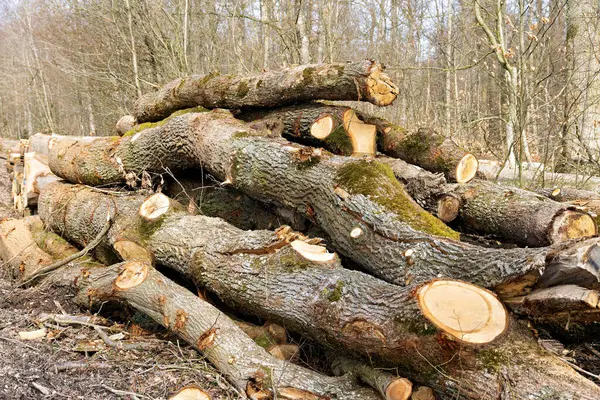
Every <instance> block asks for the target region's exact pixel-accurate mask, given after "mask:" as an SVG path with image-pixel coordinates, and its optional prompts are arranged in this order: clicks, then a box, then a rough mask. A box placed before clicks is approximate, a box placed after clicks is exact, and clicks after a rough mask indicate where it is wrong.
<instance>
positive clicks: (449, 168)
mask: <svg viewBox="0 0 600 400" xmlns="http://www.w3.org/2000/svg"><path fill="white" fill-rule="evenodd" d="M347 112H352V113H354V110H352V109H351V108H349V107H344V106H333V105H325V104H321V103H313V104H304V105H298V106H290V107H283V108H279V109H274V110H258V111H246V112H242V113H240V114H239V115H237V116H238V118H240V119H242V120H244V121H248V122H250V121H255V120H272V121H277V122H279V123H280V125H281V126H280V127H281V129H282V134H283V136H284V137H287V138H289V139H292V140H298V141H299V142H301V143H304V144H308V145H312V146H321V147H324V148H326V149H327V150H329V151H331V152H333V153H335V154H342V155H351V154H353V153H354V151H355V149H354V148H353V147H352V141H351V140H350V139H349V134H348V132H347V131H348V129H347V127H345V125H344V121H345V118H344V116H345V113H347ZM356 115H357V116H358V119H359V120H361V121H363V122H364V123H365V124H369V125H373V126H375V127H376V132H377V144H378V148H379V151H381V152H382V153H384V154H387V155H389V156H392V157H396V158H400V159H403V160H405V161H407V162H409V163H412V164H416V165H419V166H421V167H423V168H425V169H427V170H429V171H433V172H442V173H444V174H445V175H446V176H447V177H449V178H450V179H452V180H454V181H456V180H457V166H458V165H459V164H460V162H461V160H462V159H463V158H464V157H465V156H466V155H467V154H469V153H467V152H466V151H464V150H462V149H460V148H459V147H458V146H457V145H456V144H454V143H453V142H452V141H451V140H446V139H445V138H444V137H443V136H442V135H440V134H438V133H436V132H434V131H433V130H431V129H424V128H422V129H419V131H418V132H417V133H415V134H412V135H409V134H407V132H406V131H405V130H404V129H403V128H401V127H399V126H397V125H394V124H392V123H391V122H389V121H386V120H384V119H381V118H376V117H373V116H370V115H368V114H365V113H361V112H356ZM326 117H330V118H332V119H333V121H334V123H333V126H332V131H331V133H330V134H329V135H328V136H327V137H325V138H323V139H319V138H316V137H315V136H314V134H313V132H312V128H313V124H315V123H316V122H317V121H320V120H322V119H323V118H326ZM472 166H473V167H474V170H473V171H472V172H470V173H469V174H463V175H461V177H463V176H467V175H468V178H467V179H464V181H469V180H471V179H472V178H473V177H474V176H475V172H476V170H477V160H476V159H475V158H474V157H473V159H472ZM460 180H461V181H463V179H460Z"/></svg>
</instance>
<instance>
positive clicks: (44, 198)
mask: <svg viewBox="0 0 600 400" xmlns="http://www.w3.org/2000/svg"><path fill="white" fill-rule="evenodd" d="M397 94H398V89H397V87H396V86H395V84H394V83H393V82H392V81H391V80H390V79H389V77H388V76H387V75H386V74H385V72H384V69H383V67H382V66H381V64H379V63H376V62H373V61H369V60H365V61H360V62H351V63H346V64H320V65H306V66H299V67H293V68H287V69H282V70H279V71H269V72H263V73H260V74H255V75H249V76H220V75H215V74H211V75H208V76H205V77H200V76H191V77H185V78H180V79H177V80H175V81H173V82H170V83H168V84H167V85H165V86H164V87H163V88H161V89H160V90H159V91H157V92H156V93H150V94H148V95H146V96H144V97H142V98H140V99H139V100H138V101H137V103H136V105H135V107H134V112H133V115H131V116H125V117H123V118H121V119H120V120H119V121H118V123H117V125H116V130H117V132H118V133H119V136H114V137H96V138H73V137H66V136H59V135H52V136H48V135H41V134H40V135H35V136H34V137H32V138H31V139H30V140H29V143H28V148H26V149H24V150H23V151H22V153H23V156H22V158H23V163H24V166H23V171H24V173H23V176H25V178H21V177H17V175H16V174H15V181H16V182H17V183H19V182H21V183H20V184H19V187H21V186H22V188H21V189H19V194H20V195H21V197H23V198H24V199H26V203H25V204H26V205H27V206H29V207H31V208H34V207H35V208H36V209H37V213H38V214H39V216H36V217H27V218H24V219H8V220H4V221H2V222H1V223H0V256H1V257H2V258H3V260H4V261H5V263H4V264H3V265H4V268H6V269H8V270H9V272H10V275H11V276H13V277H14V279H15V281H16V282H18V283H19V284H21V285H32V284H36V283H38V282H40V281H41V280H44V281H45V282H47V284H51V285H57V286H65V287H68V288H70V290H73V292H74V293H75V300H76V301H77V303H78V304H80V305H81V306H82V307H85V308H89V307H93V305H94V304H100V303H103V302H110V303H114V304H117V305H118V304H126V305H128V306H129V307H131V308H133V309H137V310H139V311H140V312H142V313H144V314H146V315H147V316H148V317H149V318H151V319H152V320H154V321H156V323H158V324H160V325H162V326H163V327H164V328H166V329H169V330H170V331H172V332H173V333H174V334H176V335H178V336H179V337H180V338H182V339H183V340H185V341H186V342H188V343H189V344H190V345H191V346H192V347H193V348H195V349H196V350H198V351H199V352H201V353H202V354H203V355H204V356H205V357H206V358H207V359H208V360H209V361H210V362H211V363H212V364H213V365H214V366H215V367H216V368H218V369H219V371H220V372H221V373H222V374H223V375H224V376H225V377H226V378H227V379H228V380H229V381H231V383H232V384H233V385H235V387H237V388H238V389H239V390H240V391H241V392H243V393H245V394H246V396H248V397H249V398H251V399H267V398H279V399H298V400H299V399H334V398H335V399H359V400H360V399H377V398H384V399H389V400H392V399H409V398H411V396H412V398H414V399H422V398H428V399H432V398H439V399H445V398H464V399H490V398H500V399H508V398H545V397H550V398H557V399H571V398H580V399H597V398H600V389H599V388H598V387H597V386H596V385H595V384H594V383H593V382H591V381H590V380H588V379H587V378H586V377H584V376H582V375H581V374H579V373H578V372H577V371H575V370H574V369H573V368H572V367H571V366H570V365H569V364H567V363H565V362H564V361H563V360H561V359H560V358H558V357H557V356H556V355H553V354H551V353H549V352H547V351H546V350H545V349H544V348H542V347H541V346H540V344H539V343H538V341H537V339H536V337H535V335H534V332H533V331H532V330H531V329H530V328H529V327H530V325H529V322H528V319H531V320H533V321H535V320H536V319H538V318H539V319H544V320H553V321H555V323H557V324H560V323H562V322H564V320H563V319H561V318H559V317H556V316H559V315H563V316H568V318H569V319H570V318H573V319H574V320H576V319H580V320H582V321H583V320H586V321H594V318H596V316H597V315H598V313H597V312H596V311H597V310H598V303H599V301H598V298H599V296H598V293H597V292H596V289H597V288H598V287H600V247H599V239H598V238H597V237H596V235H597V227H596V221H595V219H594V218H595V214H593V213H591V212H590V210H587V209H584V208H582V207H581V206H580V205H578V204H576V202H574V201H572V200H569V199H572V197H569V199H566V198H565V199H563V198H562V197H557V196H558V193H555V191H553V192H551V193H549V194H548V193H545V192H544V193H532V192H528V191H524V190H520V189H515V188H509V187H505V186H500V185H498V184H496V183H491V182H488V181H482V180H478V179H474V178H475V176H476V173H477V170H478V160H477V158H476V157H475V156H474V155H473V154H470V153H469V152H467V151H465V150H463V149H461V148H460V147H459V146H457V145H456V144H455V143H453V142H452V141H451V140H449V139H448V138H444V137H442V136H441V135H439V134H437V133H436V132H434V131H432V130H430V129H419V130H418V131H417V132H415V133H409V132H406V131H405V130H404V129H402V128H400V127H398V126H397V125H394V124H392V123H391V122H388V121H386V120H383V119H380V118H377V117H374V116H372V115H367V114H365V113H361V112H358V111H356V110H354V109H352V108H350V107H347V106H339V105H336V104H335V103H332V101H336V100H343V101H368V102H370V103H372V104H374V105H377V106H386V105H389V104H391V103H392V102H393V101H394V99H395V97H396V95H397ZM566 193H567V191H565V193H564V195H565V196H566ZM573 196H575V197H577V198H578V200H582V199H583V197H582V196H583V194H581V193H577V194H574V195H573ZM586 196H587V197H585V199H586V201H589V202H593V201H596V200H598V199H597V198H595V197H594V196H593V195H591V194H589V193H587V194H586ZM563 200H564V201H566V202H562V201H563ZM592 211H594V210H592ZM457 229H458V230H457ZM459 230H460V231H459ZM473 233H476V234H477V235H483V236H485V237H489V238H493V239H494V241H497V242H502V246H485V245H483V244H481V243H473V241H472V240H464V239H466V238H470V237H472V235H473ZM155 266H159V267H161V268H167V269H169V270H170V271H171V272H170V273H169V276H177V277H178V279H179V280H181V281H188V282H192V283H193V285H195V286H196V287H197V288H199V293H201V294H202V295H200V296H199V295H196V294H193V293H191V292H190V291H189V290H188V289H186V288H184V287H182V286H180V285H178V284H177V283H175V282H174V281H173V280H171V279H169V278H168V277H167V276H165V275H164V274H163V273H161V272H159V270H157V269H155ZM161 271H162V269H161ZM211 298H218V305H214V304H213V302H211ZM219 308H223V310H220V309H219ZM248 318H254V320H256V318H258V319H259V320H260V321H264V322H265V325H264V326H257V325H253V324H251V323H249V322H248V321H249V320H248ZM240 319H246V321H243V320H240ZM292 336H293V337H301V338H305V339H309V340H310V342H311V343H313V344H312V346H315V347H316V348H317V349H319V351H317V352H316V353H318V356H317V357H318V358H319V360H320V365H321V368H320V370H319V371H318V372H317V371H314V370H311V369H307V368H305V367H303V366H301V365H300V362H299V361H298V360H299V355H298V353H299V352H300V349H299V347H298V345H297V344H295V343H291V342H289V340H288V338H289V337H292ZM313 361H314V360H313ZM322 365H327V368H323V367H322ZM388 371H393V373H391V372H388ZM275 377H276V379H275ZM177 396H179V397H177ZM186 396H192V397H193V396H196V397H194V398H208V397H201V396H207V395H206V393H205V392H204V391H202V390H201V388H198V387H195V386H191V387H186V388H183V389H182V390H181V391H180V392H179V393H178V394H177V395H175V396H174V397H173V398H188V397H186Z"/></svg>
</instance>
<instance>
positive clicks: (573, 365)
mask: <svg viewBox="0 0 600 400" xmlns="http://www.w3.org/2000/svg"><path fill="white" fill-rule="evenodd" d="M558 358H560V359H561V360H563V361H564V362H566V363H567V364H569V365H570V366H571V367H572V368H573V369H574V370H575V371H579V372H581V373H582V374H585V375H588V376H591V377H592V378H596V379H598V380H600V375H596V374H592V373H591V372H589V371H586V370H585V369H583V368H581V367H579V366H577V365H576V364H573V363H572V362H569V361H567V360H565V359H564V358H562V357H558Z"/></svg>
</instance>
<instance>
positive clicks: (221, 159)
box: [50, 110, 600, 295]
mask: <svg viewBox="0 0 600 400" xmlns="http://www.w3.org/2000/svg"><path fill="white" fill-rule="evenodd" d="M260 135H264V133H260V132H257V131H254V130H252V129H250V128H249V127H248V126H247V125H246V124H243V123H241V122H239V121H237V120H235V119H233V118H232V117H231V115H230V114H229V113H228V112H225V111H222V110H221V111H213V112H209V113H198V114H196V113H192V114H187V115H183V116H179V117H175V118H171V119H169V120H168V121H167V122H166V123H165V124H164V125H161V126H159V127H157V128H153V129H145V130H143V131H141V132H139V133H137V134H136V135H134V136H129V137H123V138H98V139H96V140H95V141H94V142H92V143H89V144H86V143H77V142H70V141H66V140H65V141H62V140H61V141H59V142H57V144H56V145H55V146H54V147H53V148H52V151H51V154H50V168H51V169H52V171H53V172H54V173H55V174H56V175H57V176H60V177H62V178H64V179H66V180H68V181H70V182H81V183H86V184H88V185H103V184H108V183H116V182H123V181H125V180H128V181H130V180H134V178H135V177H136V176H137V175H139V174H141V173H142V172H154V173H162V172H164V171H165V168H169V169H170V171H172V172H176V171H177V170H181V169H185V168H190V167H198V166H200V165H202V166H203V167H204V169H205V170H206V171H208V172H209V173H210V174H211V175H213V176H214V177H216V178H217V179H220V180H223V181H226V182H228V183H230V184H232V185H233V186H234V187H235V188H236V189H239V190H241V191H243V192H245V193H246V194H248V195H250V196H252V197H254V198H256V199H259V200H263V201H266V202H272V203H278V204H281V205H284V206H285V207H287V208H290V209H292V210H294V211H295V212H298V213H300V214H305V215H307V216H308V217H310V218H312V219H313V220H314V221H315V222H316V223H317V224H318V225H319V226H320V227H321V228H322V229H323V230H324V231H325V232H326V233H327V235H328V236H329V237H330V239H331V241H332V242H331V243H332V245H333V246H334V247H335V248H336V249H337V250H338V251H340V252H341V253H343V254H344V255H345V256H347V257H349V258H351V259H353V260H354V261H356V262H357V263H359V264H360V265H361V266H363V268H365V269H366V270H367V271H369V272H371V273H372V274H374V275H376V276H378V277H381V278H382V279H384V280H386V281H388V282H391V283H396V284H400V285H405V284H407V283H409V282H413V281H416V282H424V281H428V280H430V279H432V278H434V277H437V276H441V277H448V278H455V279H462V280H466V281H469V282H473V283H475V284H477V285H480V286H485V287H488V288H495V290H498V291H499V292H501V293H504V292H505V291H506V290H508V288H507V287H506V286H503V287H502V288H501V287H498V286H499V285H505V284H507V283H509V282H510V285H509V287H510V291H511V293H512V292H514V291H516V292H518V293H517V294H513V295H518V294H520V293H521V294H522V292H523V291H526V290H527V287H530V286H532V285H534V284H535V283H536V282H538V278H540V274H542V273H543V274H544V276H543V277H542V278H541V279H540V280H539V282H538V284H545V285H554V284H558V283H574V282H568V281H567V282H564V281H562V280H561V279H560V277H559V274H555V272H556V271H562V270H563V269H570V270H571V271H572V272H573V273H574V274H575V275H578V276H577V280H578V282H579V281H582V280H583V281H585V284H582V285H583V286H585V285H589V284H591V283H592V282H597V281H598V274H599V272H598V271H597V268H596V267H595V266H594V265H595V264H594V263H595V259H594V257H592V258H590V259H586V260H585V261H584V260H583V259H581V257H582V256H583V253H582V252H580V251H579V250H581V249H582V248H589V249H594V248H596V243H597V241H598V240H597V239H590V240H588V241H585V242H576V243H571V244H570V245H569V246H566V247H564V248H563V247H561V248H560V250H555V249H549V248H543V249H509V250H505V249H486V248H481V247H478V246H473V245H470V244H467V243H462V242H459V241H457V239H458V237H459V235H458V234H457V233H456V232H454V231H452V230H451V229H450V228H448V227H447V226H446V225H445V224H443V223H442V222H441V221H440V220H438V219H436V218H435V217H433V216H432V215H430V214H429V213H427V212H425V211H424V210H423V209H422V208H421V207H420V206H419V205H418V204H417V203H416V202H414V201H413V200H412V199H411V198H410V197H409V196H408V195H407V194H406V192H405V191H404V189H403V187H402V185H401V184H400V183H399V182H398V181H397V179H396V178H395V177H394V174H393V171H392V169H391V168H390V167H389V166H387V165H385V164H383V163H381V162H378V161H376V160H356V159H351V158H347V157H339V156H333V155H330V154H319V153H320V152H319V151H317V150H314V149H310V148H306V147H303V146H301V145H292V144H291V143H289V142H287V141H282V140H278V139H271V138H264V137H259V136H260ZM591 254H594V255H595V252H592V253H591ZM598 256H600V254H599V255H598ZM598 264H599V265H600V262H599V263H598ZM526 276H527V277H528V279H523V278H524V277H526ZM550 277H551V279H550V280H547V278H550ZM572 278H573V277H572V276H569V277H568V278H567V279H572ZM513 280H515V281H514V282H511V281H513ZM579 284H581V283H579Z"/></svg>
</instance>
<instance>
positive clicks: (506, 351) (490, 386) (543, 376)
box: [40, 183, 600, 399]
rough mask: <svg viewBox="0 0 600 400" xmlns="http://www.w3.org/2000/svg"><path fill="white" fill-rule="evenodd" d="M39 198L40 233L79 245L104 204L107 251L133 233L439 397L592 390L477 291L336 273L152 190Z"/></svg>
mask: <svg viewBox="0 0 600 400" xmlns="http://www.w3.org/2000/svg"><path fill="white" fill-rule="evenodd" d="M40 201H41V205H42V204H43V206H42V207H41V209H40V215H41V216H42V218H43V219H44V221H45V223H46V224H47V226H49V227H50V228H51V229H52V230H55V231H59V232H64V234H65V235H67V237H68V238H69V239H71V240H75V241H77V242H82V243H83V242H84V241H87V240H89V237H90V236H92V235H93V234H94V232H95V231H96V229H97V225H98V223H99V222H100V220H101V218H99V215H102V214H104V213H105V212H104V211H105V208H106V207H112V205H111V204H112V202H114V204H115V205H116V207H117V209H118V210H119V214H118V215H117V216H116V219H115V223H114V224H113V226H112V228H111V231H110V232H109V234H108V237H107V241H108V243H112V244H113V248H117V245H118V243H120V242H122V241H124V240H129V241H132V239H133V238H134V237H135V239H136V240H138V242H140V243H143V245H144V246H145V249H146V250H147V251H148V252H149V253H150V254H151V256H152V257H153V258H154V259H155V261H156V262H157V263H160V264H162V265H165V266H169V267H171V268H174V269H176V270H177V271H179V272H181V273H183V274H185V275H187V276H190V277H192V278H193V279H194V280H195V281H196V282H197V283H198V284H200V285H202V286H204V287H206V288H208V289H209V290H211V291H213V292H215V293H216V294H217V295H218V296H219V297H220V298H221V299H222V300H223V301H225V302H226V303H227V304H229V305H231V306H232V307H234V308H235V309H238V310H245V311H246V312H249V313H251V314H255V315H258V316H261V317H263V318H266V319H268V320H271V321H274V322H277V323H280V324H282V325H283V326H286V327H288V328H290V329H292V330H294V331H297V332H300V333H302V334H304V335H306V336H308V337H310V338H312V339H314V340H316V341H318V342H321V343H324V344H326V345H328V346H330V347H336V348H343V349H346V350H347V351H350V352H352V353H356V354H362V355H368V356H369V358H370V359H374V360H379V361H383V362H386V363H392V364H394V365H398V366H399V369H400V370H401V371H403V372H405V373H406V374H407V375H410V376H411V377H413V378H414V379H416V380H417V381H422V382H423V381H424V383H427V384H428V385H430V386H431V387H433V388H435V389H436V390H437V391H438V392H439V393H440V394H442V395H445V396H448V397H453V396H454V397H457V398H467V399H484V398H485V399H487V398H490V397H491V398H501V396H502V393H504V390H506V389H507V387H506V386H507V385H509V386H510V393H511V395H513V396H516V398H526V397H527V396H528V395H541V393H542V392H544V391H545V390H552V391H553V393H557V394H560V396H561V398H567V397H568V396H569V395H573V394H574V393H577V394H578V395H579V396H582V398H586V399H588V398H589V399H593V398H595V397H597V396H598V395H600V390H599V389H598V388H597V387H596V386H595V385H594V384H593V383H591V382H589V381H587V380H586V379H584V378H583V377H581V376H580V375H578V374H577V373H575V372H574V371H573V370H571V369H570V368H569V367H568V366H566V365H565V364H563V363H562V362H561V361H559V360H558V359H556V358H553V357H551V356H549V355H547V354H545V353H544V352H543V351H542V350H541V348H539V346H538V345H537V343H536V342H535V340H534V339H533V338H532V337H531V334H530V333H529V332H528V331H527V329H524V328H522V327H520V326H519V325H518V324H516V323H513V324H512V325H511V326H510V328H509V321H508V314H507V312H506V310H505V309H504V307H503V306H502V304H501V303H500V302H499V301H498V300H497V298H496V297H495V296H494V295H493V294H491V292H488V291H486V290H484V289H480V288H478V287H477V286H474V285H471V284H467V283H464V282H460V281H454V280H447V279H440V280H433V281H429V282H427V283H426V284H424V285H417V286H415V285H411V286H409V287H406V288H401V287H398V286H396V285H391V284H388V283H385V282H383V281H380V280H378V279H376V278H373V277H371V276H368V275H365V274H363V273H361V272H358V271H351V270H347V269H344V268H342V267H341V265H340V263H339V259H337V257H335V255H334V254H331V253H327V252H326V251H325V249H324V248H322V247H320V246H318V245H314V244H309V243H307V242H305V241H304V240H305V239H304V238H302V237H301V236H298V234H294V233H293V232H290V231H289V230H286V229H282V230H279V231H278V232H269V231H241V230H238V229H235V228H233V227H231V226H229V225H228V224H226V223H225V222H223V221H221V220H218V219H213V218H207V217H202V216H189V215H187V214H186V213H184V212H180V211H177V209H178V207H177V205H176V204H175V202H174V201H172V200H169V199H168V198H167V197H166V196H164V195H161V194H155V195H152V196H150V197H148V198H147V199H145V200H144V199H142V198H139V197H136V196H121V197H111V196H109V195H107V194H103V193H98V192H95V191H93V190H92V189H88V188H83V187H80V186H72V185H67V184H62V183H55V184H53V185H51V186H50V187H49V188H48V189H47V190H46V191H45V192H44V194H43V196H42V198H41V200H40ZM65 202H68V203H69V206H68V207H65V206H64V204H65ZM134 215H137V216H136V217H134ZM216 232H218V235H217V234H216ZM153 273H154V272H153ZM148 276H151V274H150V273H149V274H148ZM146 281H148V279H146V280H145V281H144V282H146ZM157 289H158V288H157ZM117 292H118V293H120V292H119V291H117ZM128 292H129V291H127V292H126V293H128ZM152 292H154V289H153V291H152ZM159 292H160V293H168V291H165V289H161V290H160V291H159ZM93 293H95V291H94V292H93ZM157 297H159V296H157ZM441 298H443V299H445V300H444V302H440V299H441ZM381 299H386V301H381ZM450 299H452V300H450ZM467 304H468V305H467ZM179 308H180V309H183V310H186V312H187V310H191V308H190V307H179ZM474 310H476V312H475V311H474ZM173 314H175V312H173ZM161 318H162V314H161V315H157V316H156V318H155V319H157V320H160V319H161ZM208 319H209V320H210V321H214V320H215V318H208ZM219 321H220V319H219ZM170 326H173V323H171V324H170ZM175 326H176V325H175ZM506 330H508V333H507V334H504V333H505V331H506ZM196 337H197V336H196ZM483 343H487V346H486V349H485V350H481V349H480V347H479V345H481V344H483ZM457 352H460V356H457ZM439 365H444V369H443V371H442V370H440V369H439V367H436V366H439ZM540 382H544V389H540ZM540 390H541V391H542V392H540Z"/></svg>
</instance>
